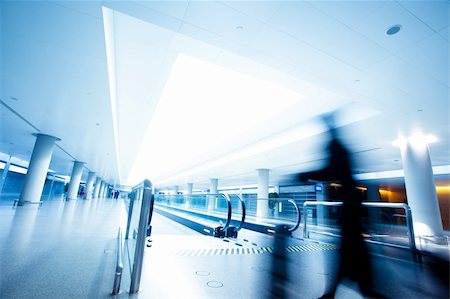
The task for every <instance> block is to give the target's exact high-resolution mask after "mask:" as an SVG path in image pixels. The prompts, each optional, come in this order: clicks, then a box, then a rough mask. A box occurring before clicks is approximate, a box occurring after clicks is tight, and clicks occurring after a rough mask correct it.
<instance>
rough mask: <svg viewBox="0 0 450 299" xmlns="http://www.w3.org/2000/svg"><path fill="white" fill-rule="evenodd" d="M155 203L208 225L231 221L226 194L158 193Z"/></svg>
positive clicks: (223, 223) (216, 225) (224, 224)
mask: <svg viewBox="0 0 450 299" xmlns="http://www.w3.org/2000/svg"><path fill="white" fill-rule="evenodd" d="M155 204H156V206H157V207H158V208H163V209H166V210H167V211H170V212H171V213H176V214H178V215H180V216H182V217H187V218H189V219H191V220H193V221H201V222H203V223H205V224H207V225H208V226H214V227H218V226H226V225H227V223H228V222H229V213H230V212H229V204H228V198H227V197H226V196H225V195H224V194H191V195H158V196H157V197H156V199H155Z"/></svg>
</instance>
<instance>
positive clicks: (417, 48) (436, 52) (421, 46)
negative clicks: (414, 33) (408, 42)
mask: <svg viewBox="0 0 450 299" xmlns="http://www.w3.org/2000/svg"><path fill="white" fill-rule="evenodd" d="M449 55H450V45H449V43H448V42H446V41H445V40H444V39H442V38H441V36H439V35H438V34H434V35H432V36H431V37H429V38H427V39H424V40H422V41H420V42H419V43H417V44H415V45H414V46H412V47H409V48H408V49H406V50H404V51H402V52H400V53H399V54H398V57H399V58H400V59H402V60H404V61H406V62H407V63H408V64H410V65H411V66H413V67H415V68H417V69H419V70H421V71H423V72H425V73H426V74H428V75H430V76H431V77H433V78H434V79H436V80H437V81H439V82H440V83H441V84H444V85H446V86H447V87H448V86H449V85H448V83H449V77H448V76H449V69H447V68H443V67H441V66H442V65H448V64H449Z"/></svg>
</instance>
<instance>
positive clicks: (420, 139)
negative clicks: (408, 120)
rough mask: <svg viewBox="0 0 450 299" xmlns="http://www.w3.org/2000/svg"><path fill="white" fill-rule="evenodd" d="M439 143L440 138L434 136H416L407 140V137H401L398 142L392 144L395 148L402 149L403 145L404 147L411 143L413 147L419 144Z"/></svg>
mask: <svg viewBox="0 0 450 299" xmlns="http://www.w3.org/2000/svg"><path fill="white" fill-rule="evenodd" d="M436 141H438V138H437V137H436V136H434V135H431V134H429V135H423V134H415V135H413V136H411V137H408V138H405V137H400V138H398V139H397V140H395V141H393V142H392V145H393V146H396V147H401V146H402V145H404V144H405V143H407V142H408V143H411V144H412V145H416V144H417V145H418V144H430V143H433V142H436Z"/></svg>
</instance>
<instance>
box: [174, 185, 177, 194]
mask: <svg viewBox="0 0 450 299" xmlns="http://www.w3.org/2000/svg"><path fill="white" fill-rule="evenodd" d="M173 194H174V195H178V186H174V187H173Z"/></svg>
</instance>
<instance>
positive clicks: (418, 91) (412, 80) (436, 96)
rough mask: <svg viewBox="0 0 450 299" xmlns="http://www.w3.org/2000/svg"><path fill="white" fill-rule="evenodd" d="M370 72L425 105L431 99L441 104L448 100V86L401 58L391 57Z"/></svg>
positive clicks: (369, 71)
mask: <svg viewBox="0 0 450 299" xmlns="http://www.w3.org/2000/svg"><path fill="white" fill-rule="evenodd" d="M368 73H369V74H371V75H373V76H375V77H376V78H378V79H380V80H382V81H384V82H386V83H388V84H390V85H393V86H396V87H398V88H399V89H401V90H403V91H405V92H407V93H408V94H410V95H411V98H416V99H419V100H420V101H421V103H422V104H423V106H425V105H427V103H429V101H433V103H439V104H442V103H446V102H447V101H448V88H446V87H445V86H444V85H443V84H441V83H440V82H439V81H437V80H435V79H433V78H432V77H430V76H429V75H427V74H425V73H423V72H422V71H420V70H418V69H416V68H414V67H412V66H411V65H409V64H407V63H405V62H403V61H401V60H400V59H397V58H389V59H387V60H385V61H383V62H381V63H379V64H377V65H376V66H373V67H371V68H370V69H369V70H368ZM417 108H423V107H417Z"/></svg>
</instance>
